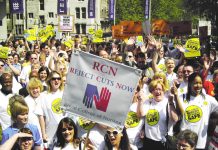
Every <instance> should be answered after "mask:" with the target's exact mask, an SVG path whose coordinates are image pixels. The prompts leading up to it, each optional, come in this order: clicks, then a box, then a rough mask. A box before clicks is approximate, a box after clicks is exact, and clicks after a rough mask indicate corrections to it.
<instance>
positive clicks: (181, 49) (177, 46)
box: [175, 44, 185, 53]
mask: <svg viewBox="0 0 218 150" xmlns="http://www.w3.org/2000/svg"><path fill="white" fill-rule="evenodd" d="M175 47H176V48H177V49H178V50H179V51H180V52H181V53H185V48H184V47H183V46H182V45H178V44H177V45H176V46H175Z"/></svg>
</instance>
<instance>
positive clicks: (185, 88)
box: [178, 81, 188, 95]
mask: <svg viewBox="0 0 218 150" xmlns="http://www.w3.org/2000/svg"><path fill="white" fill-rule="evenodd" d="M187 91H188V82H184V81H183V82H182V83H181V84H180V85H179V88H178V95H183V94H186V93H187Z"/></svg>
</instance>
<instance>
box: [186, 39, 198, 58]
mask: <svg viewBox="0 0 218 150" xmlns="http://www.w3.org/2000/svg"><path fill="white" fill-rule="evenodd" d="M185 48H186V51H185V53H184V55H185V57H198V56H201V51H200V40H199V38H191V39H189V40H187V42H186V43H185Z"/></svg>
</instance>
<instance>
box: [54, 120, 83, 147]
mask: <svg viewBox="0 0 218 150" xmlns="http://www.w3.org/2000/svg"><path fill="white" fill-rule="evenodd" d="M55 135H56V136H55V137H56V142H55V144H54V148H53V150H68V149H71V150H79V149H80V146H79V144H80V140H79V139H78V130H77V127H76V124H75V123H74V121H73V120H72V119H70V118H69V117H66V118H63V119H62V120H61V121H60V123H59V124H58V128H57V131H56V134H55Z"/></svg>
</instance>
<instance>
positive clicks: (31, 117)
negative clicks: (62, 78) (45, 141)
mask: <svg viewBox="0 0 218 150" xmlns="http://www.w3.org/2000/svg"><path fill="white" fill-rule="evenodd" d="M42 98H43V97H42V96H39V97H37V98H36V99H33V97H32V96H30V95H28V96H27V97H25V99H24V100H25V102H26V103H27V105H28V107H29V114H28V123H31V124H34V125H36V126H37V127H38V130H39V133H40V136H42V132H41V127H40V124H39V118H38V116H37V115H36V114H35V110H36V106H37V104H38V103H39V101H40V99H42Z"/></svg>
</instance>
